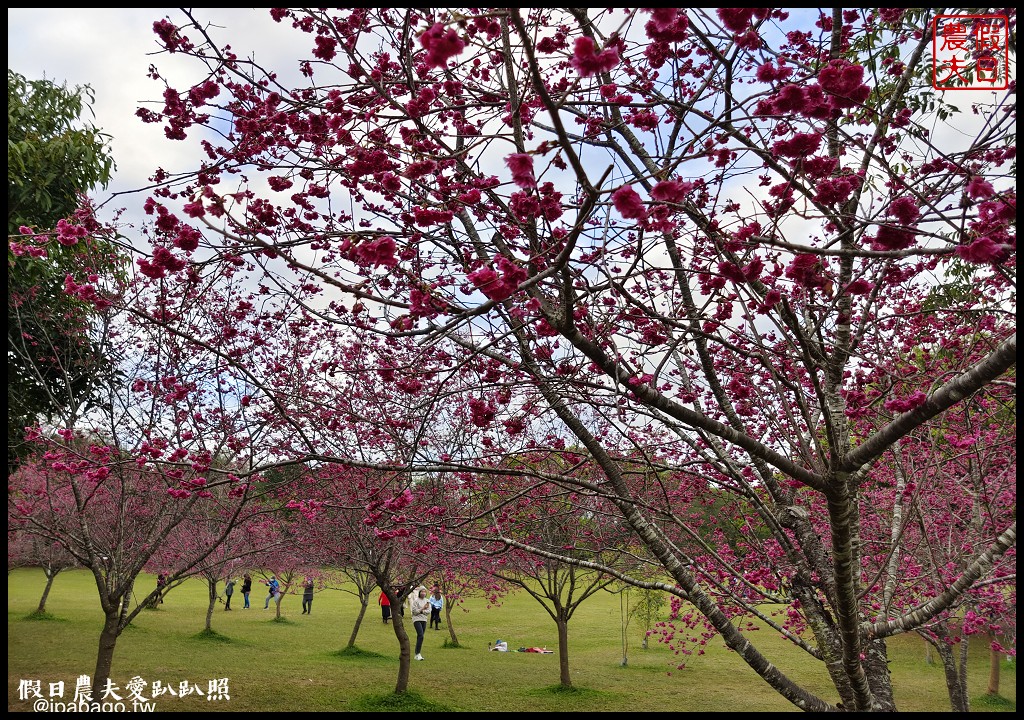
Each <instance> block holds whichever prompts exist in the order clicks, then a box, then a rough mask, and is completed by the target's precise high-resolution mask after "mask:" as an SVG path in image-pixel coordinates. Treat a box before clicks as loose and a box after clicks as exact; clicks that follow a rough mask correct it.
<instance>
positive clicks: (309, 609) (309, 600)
mask: <svg viewBox="0 0 1024 720" xmlns="http://www.w3.org/2000/svg"><path fill="white" fill-rule="evenodd" d="M302 614H303V615H312V614H313V578H311V577H309V576H308V575H307V576H306V581H305V582H304V583H302Z"/></svg>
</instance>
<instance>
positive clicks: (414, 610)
mask: <svg viewBox="0 0 1024 720" xmlns="http://www.w3.org/2000/svg"><path fill="white" fill-rule="evenodd" d="M409 614H410V615H412V626H413V627H414V628H416V659H417V660H422V659H423V656H422V655H421V654H420V650H422V649H423V636H424V635H425V634H426V632H427V620H428V619H429V618H430V598H428V597H427V589H426V588H425V587H423V586H422V585H420V586H419V587H418V588H416V592H414V593H413V594H412V595H410V596H409Z"/></svg>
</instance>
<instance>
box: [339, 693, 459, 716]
mask: <svg viewBox="0 0 1024 720" xmlns="http://www.w3.org/2000/svg"><path fill="white" fill-rule="evenodd" d="M350 709H351V710H354V711H357V712H452V711H454V710H455V708H452V707H449V706H448V705H442V704H441V703H436V702H434V701H433V700H428V699H427V698H425V697H423V696H422V695H420V694H419V693H418V692H414V691H412V690H410V691H409V692H404V693H387V694H385V695H363V696H362V697H358V698H355V699H353V701H352V704H351V706H350Z"/></svg>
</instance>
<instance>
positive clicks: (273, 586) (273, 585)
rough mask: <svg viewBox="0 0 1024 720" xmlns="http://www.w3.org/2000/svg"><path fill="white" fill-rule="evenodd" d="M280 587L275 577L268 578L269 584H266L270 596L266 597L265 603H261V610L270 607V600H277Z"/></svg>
mask: <svg viewBox="0 0 1024 720" xmlns="http://www.w3.org/2000/svg"><path fill="white" fill-rule="evenodd" d="M280 587H281V584H280V583H279V582H277V576H276V575H275V576H273V577H271V578H270V582H268V583H267V590H269V591H270V594H269V595H267V601H266V602H265V603H263V609H264V610H266V609H267V608H269V607H270V601H271V600H276V599H277V595H278V594H279V593H280V589H279V588H280Z"/></svg>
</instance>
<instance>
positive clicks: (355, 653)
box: [328, 645, 394, 661]
mask: <svg viewBox="0 0 1024 720" xmlns="http://www.w3.org/2000/svg"><path fill="white" fill-rule="evenodd" d="M328 657H332V658H338V659H341V660H389V661H390V660H394V658H390V657H388V656H387V655H381V654H380V653H375V652H373V651H372V650H363V649H362V648H360V647H356V646H354V645H353V646H352V647H346V648H342V649H341V650H336V651H334V652H332V653H329V654H328Z"/></svg>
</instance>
